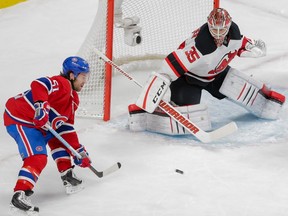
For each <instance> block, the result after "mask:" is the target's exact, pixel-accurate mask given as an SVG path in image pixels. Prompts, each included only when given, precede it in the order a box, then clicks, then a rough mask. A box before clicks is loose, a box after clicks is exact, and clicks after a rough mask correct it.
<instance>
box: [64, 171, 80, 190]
mask: <svg viewBox="0 0 288 216" xmlns="http://www.w3.org/2000/svg"><path fill="white" fill-rule="evenodd" d="M61 179H62V181H63V184H64V186H65V190H66V193H67V194H74V193H77V192H79V191H81V190H83V189H84V187H83V185H82V180H81V179H79V178H78V177H77V176H76V175H75V174H74V173H73V168H70V169H67V170H66V171H64V172H63V173H61Z"/></svg>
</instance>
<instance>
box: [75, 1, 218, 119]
mask: <svg viewBox="0 0 288 216" xmlns="http://www.w3.org/2000/svg"><path fill="white" fill-rule="evenodd" d="M218 6H219V2H218V0H216V1H215V0H214V1H213V0H145V1H143V0H99V5H98V10H97V13H96V17H95V20H94V22H93V25H92V27H91V29H90V31H89V33H88V35H87V37H86V39H85V41H84V43H83V44H82V46H81V48H80V50H79V53H78V55H79V56H81V57H83V58H85V59H86V60H87V61H88V62H89V64H90V69H91V74H90V78H89V82H88V83H87V84H86V85H85V87H84V88H83V90H82V91H81V93H80V94H79V96H80V101H81V104H80V107H79V109H78V111H77V116H86V117H98V118H102V119H104V120H105V121H106V120H109V119H110V106H111V80H112V77H113V73H112V72H113V68H111V66H109V65H108V64H107V65H106V64H105V63H104V61H102V60H100V59H99V57H98V56H97V55H96V54H95V52H94V51H93V49H94V48H97V49H98V50H100V51H101V52H103V53H104V54H105V55H106V56H107V57H108V58H111V59H112V58H113V61H114V62H116V63H117V64H118V65H121V64H129V63H130V62H132V61H146V60H159V59H163V58H164V57H165V56H166V55H168V54H169V53H170V52H171V51H173V50H174V49H175V48H177V47H178V46H179V44H180V43H181V42H183V40H184V39H186V38H187V37H189V36H190V35H191V32H192V31H193V30H195V29H196V28H198V27H200V26H201V25H202V24H203V23H204V22H206V18H207V16H208V14H209V12H210V11H211V10H212V9H213V7H218ZM140 39H141V43H140V44H137V42H140ZM127 44H128V45H127ZM135 44H137V45H135Z"/></svg>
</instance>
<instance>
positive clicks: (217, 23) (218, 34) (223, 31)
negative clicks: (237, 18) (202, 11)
mask: <svg viewBox="0 0 288 216" xmlns="http://www.w3.org/2000/svg"><path fill="white" fill-rule="evenodd" d="M207 23H208V27H209V31H210V33H211V35H212V36H213V37H214V39H215V40H216V43H217V45H218V43H219V44H220V45H222V43H223V41H224V38H225V36H226V35H227V34H228V32H229V28H230V26H231V23H232V18H231V16H230V15H229V13H228V12H227V11H226V10H225V9H223V8H214V9H213V10H212V11H211V12H210V14H209V16H208V17H207Z"/></svg>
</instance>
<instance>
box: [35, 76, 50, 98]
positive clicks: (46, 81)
mask: <svg viewBox="0 0 288 216" xmlns="http://www.w3.org/2000/svg"><path fill="white" fill-rule="evenodd" d="M35 81H36V82H38V83H39V84H41V85H42V86H44V87H45V88H46V89H47V92H48V94H51V93H52V83H51V80H50V79H49V78H48V77H41V78H39V79H36V80H35Z"/></svg>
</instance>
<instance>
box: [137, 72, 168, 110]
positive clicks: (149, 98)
mask: <svg viewBox="0 0 288 216" xmlns="http://www.w3.org/2000/svg"><path fill="white" fill-rule="evenodd" d="M170 83H171V81H170V80H169V79H168V77H166V76H165V75H162V74H159V73H155V72H152V73H151V75H150V76H149V78H148V80H147V82H146V84H145V86H144V87H143V89H142V91H141V93H140V95H139V97H138V99H137V102H136V105H137V106H139V107H140V108H141V109H144V110H145V111H147V112H149V113H152V112H154V110H155V109H156V108H157V106H158V104H159V103H160V101H161V99H162V98H163V96H164V94H165V92H166V91H167V89H168V88H169V86H170Z"/></svg>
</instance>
